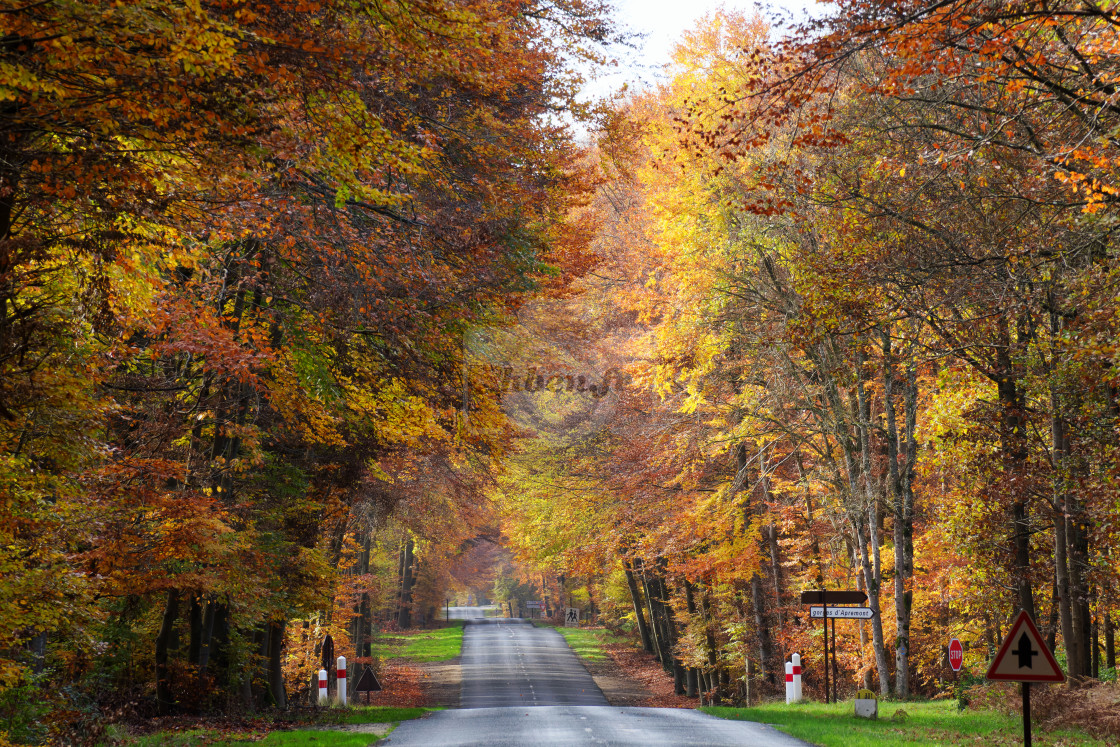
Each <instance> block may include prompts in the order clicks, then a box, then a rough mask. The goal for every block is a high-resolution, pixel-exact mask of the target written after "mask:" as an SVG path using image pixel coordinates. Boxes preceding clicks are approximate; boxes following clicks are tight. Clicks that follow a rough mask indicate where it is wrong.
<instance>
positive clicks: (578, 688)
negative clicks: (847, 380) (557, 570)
mask: <svg viewBox="0 0 1120 747" xmlns="http://www.w3.org/2000/svg"><path fill="white" fill-rule="evenodd" d="M463 633H464V635H463V660H462V661H463V689H462V691H461V692H460V694H459V706H460V707H462V708H491V707H500V706H510V705H516V706H521V705H526V706H560V705H591V706H605V705H607V699H606V698H605V697H603V693H602V691H600V690H599V687H598V686H597V685H596V684H595V681H594V680H593V679H591V675H590V674H588V673H587V670H586V669H584V667H583V665H582V664H580V663H579V659H577V658H576V656H575V654H573V653H572V649H570V648H569V647H568V643H567V641H565V640H564V637H563V636H562V635H560V634H559V633H557V632H556V631H555V630H553V629H552V628H534V627H533V626H532V625H530V624H529V623H527V622H525V621H524V620H510V619H502V618H498V619H491V620H472V621H471V622H470V623H468V625H467V627H466V629H465V630H464V631H463Z"/></svg>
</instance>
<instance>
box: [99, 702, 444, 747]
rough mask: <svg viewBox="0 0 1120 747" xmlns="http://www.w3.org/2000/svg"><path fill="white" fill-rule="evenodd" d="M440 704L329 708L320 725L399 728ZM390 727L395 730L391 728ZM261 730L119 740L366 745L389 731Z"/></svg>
mask: <svg viewBox="0 0 1120 747" xmlns="http://www.w3.org/2000/svg"><path fill="white" fill-rule="evenodd" d="M438 710H441V709H439V708H401V707H397V706H355V707H352V708H347V709H337V710H334V709H332V710H328V711H325V712H324V713H323V714H322V715H321V717H320V721H319V725H321V726H325V727H330V726H344V725H345V726H353V725H358V724H391V725H392V727H393V728H396V726H397V724H399V723H400V722H401V721H408V720H410V719H414V718H420V717H421V716H423V715H424V714H426V713H428V712H430V711H438ZM389 731H392V729H390V730H389ZM259 735H260V734H259V732H258V733H257V734H252V733H245V732H242V733H229V732H221V731H217V730H214V729H192V730H189V731H178V732H166V731H165V732H158V733H156V734H149V735H147V736H144V737H137V738H134V739H126V740H115V743H117V744H121V743H123V744H125V745H127V747H201V746H202V745H207V746H208V747H246V746H247V745H264V746H265V747H279V746H281V745H283V747H294V746H295V745H316V746H317V747H366V745H370V744H373V743H374V742H376V741H377V740H379V739H382V738H384V737H385V734H384V733H382V734H363V733H356V732H346V731H330V730H329V728H328V729H321V728H320V729H296V730H294V731H273V732H269V734H268V735H267V736H265V737H264V739H259V740H258V739H257V738H258V737H259Z"/></svg>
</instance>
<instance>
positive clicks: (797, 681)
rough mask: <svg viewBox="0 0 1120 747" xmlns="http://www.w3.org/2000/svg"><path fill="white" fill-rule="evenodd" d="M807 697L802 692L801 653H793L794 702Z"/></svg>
mask: <svg viewBox="0 0 1120 747" xmlns="http://www.w3.org/2000/svg"><path fill="white" fill-rule="evenodd" d="M803 697H805V696H804V695H802V694H801V654H794V655H793V702H794V703H798V702H800V701H801V699H802V698H803Z"/></svg>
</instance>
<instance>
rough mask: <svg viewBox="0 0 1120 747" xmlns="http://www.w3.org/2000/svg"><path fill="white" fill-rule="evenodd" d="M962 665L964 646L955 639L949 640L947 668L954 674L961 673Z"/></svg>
mask: <svg viewBox="0 0 1120 747" xmlns="http://www.w3.org/2000/svg"><path fill="white" fill-rule="evenodd" d="M963 665H964V646H962V645H961V642H960V641H958V640H957V639H956V638H952V639H950V640H949V666H950V667H952V668H953V671H954V672H959V671H961V666H963Z"/></svg>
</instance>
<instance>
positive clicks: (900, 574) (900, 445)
mask: <svg viewBox="0 0 1120 747" xmlns="http://www.w3.org/2000/svg"><path fill="white" fill-rule="evenodd" d="M882 338H883V403H884V408H885V410H886V415H887V464H888V467H889V472H890V488H891V498H892V503H893V513H894V522H893V523H894V571H895V575H894V603H895V630H896V637H895V649H894V651H895V654H894V670H895V694H896V695H897V697H899V698H908V697H910V609H911V603H912V599H913V597H912V594H913V592H912V591H910V590H909V589H908V588H907V582H908V581H909V580H910V578H911V577H912V576H913V574H914V492H913V471H914V464H915V461H916V458H917V440H916V438H915V433H914V430H915V424H916V422H917V373H916V371H915V369H914V366H913V364H911V365H910V366H909V367H908V368H907V379H906V384H905V386H904V392H903V409H904V417H905V419H906V423H905V428H906V435H905V437H904V438H903V437H902V436H901V434H899V432H898V421H897V415H896V409H895V403H894V399H895V392H894V389H895V378H894V356H893V352H892V349H891V336H890V331H889V330H883V333H882ZM900 461H901V462H902V463H901V464H900V463H899V462H900Z"/></svg>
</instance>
